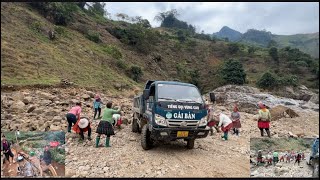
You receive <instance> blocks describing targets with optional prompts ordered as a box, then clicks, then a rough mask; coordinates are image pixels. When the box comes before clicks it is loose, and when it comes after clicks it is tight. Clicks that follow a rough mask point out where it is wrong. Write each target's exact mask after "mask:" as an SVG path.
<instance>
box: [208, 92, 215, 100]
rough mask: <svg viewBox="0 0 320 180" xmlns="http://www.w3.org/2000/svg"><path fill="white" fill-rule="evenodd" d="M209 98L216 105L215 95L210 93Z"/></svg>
mask: <svg viewBox="0 0 320 180" xmlns="http://www.w3.org/2000/svg"><path fill="white" fill-rule="evenodd" d="M209 96H210V101H211V102H212V103H214V102H215V101H216V96H215V95H214V93H213V92H211V93H209Z"/></svg>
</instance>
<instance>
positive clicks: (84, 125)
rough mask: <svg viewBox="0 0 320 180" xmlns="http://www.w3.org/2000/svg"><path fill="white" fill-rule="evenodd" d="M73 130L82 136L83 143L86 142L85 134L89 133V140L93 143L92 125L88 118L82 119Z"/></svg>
mask: <svg viewBox="0 0 320 180" xmlns="http://www.w3.org/2000/svg"><path fill="white" fill-rule="evenodd" d="M72 130H74V131H75V132H76V133H77V134H80V136H81V141H83V140H84V132H87V131H88V140H89V141H91V123H90V122H89V120H88V118H85V117H82V118H80V119H79V120H78V121H77V122H76V124H75V125H74V126H73V127H72Z"/></svg>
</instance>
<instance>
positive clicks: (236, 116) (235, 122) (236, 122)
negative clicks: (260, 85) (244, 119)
mask: <svg viewBox="0 0 320 180" xmlns="http://www.w3.org/2000/svg"><path fill="white" fill-rule="evenodd" d="M238 111H239V110H238V106H237V104H235V105H234V108H233V112H232V113H231V119H232V126H233V134H236V135H237V136H239V129H240V128H241V123H240V113H239V112H238Z"/></svg>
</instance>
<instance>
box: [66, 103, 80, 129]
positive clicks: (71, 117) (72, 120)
mask: <svg viewBox="0 0 320 180" xmlns="http://www.w3.org/2000/svg"><path fill="white" fill-rule="evenodd" d="M80 113H81V102H77V103H76V106H74V107H72V108H71V109H70V111H69V112H68V113H67V115H66V117H67V121H68V132H71V127H72V125H73V124H76V122H77V120H78V119H80Z"/></svg>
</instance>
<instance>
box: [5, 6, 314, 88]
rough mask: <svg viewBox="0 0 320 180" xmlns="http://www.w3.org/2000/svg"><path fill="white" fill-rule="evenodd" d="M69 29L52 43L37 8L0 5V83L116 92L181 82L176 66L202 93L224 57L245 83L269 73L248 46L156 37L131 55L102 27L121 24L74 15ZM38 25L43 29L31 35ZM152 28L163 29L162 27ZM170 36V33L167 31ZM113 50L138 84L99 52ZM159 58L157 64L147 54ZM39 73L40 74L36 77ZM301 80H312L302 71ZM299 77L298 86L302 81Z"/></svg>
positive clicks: (262, 54)
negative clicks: (192, 74)
mask: <svg viewBox="0 0 320 180" xmlns="http://www.w3.org/2000/svg"><path fill="white" fill-rule="evenodd" d="M75 19H76V21H75V22H73V23H72V25H70V26H68V27H59V29H60V31H62V33H60V34H58V35H57V36H58V38H57V40H54V41H51V40H49V39H48V36H47V33H45V32H44V31H46V30H49V29H54V28H55V26H54V25H53V24H52V23H50V22H49V21H48V20H46V19H45V18H43V17H42V16H41V15H40V14H39V13H38V12H37V11H36V10H34V9H32V8H31V7H29V6H28V5H26V4H21V3H1V45H2V49H1V80H2V84H55V83H57V82H59V81H60V79H61V78H69V79H70V80H71V81H73V82H76V83H77V84H79V85H80V86H84V87H101V88H104V89H108V90H109V91H111V92H116V91H115V89H114V85H115V84H123V85H126V86H129V87H130V88H132V87H142V86H143V83H144V82H145V81H146V80H148V79H157V80H172V79H177V78H178V79H181V78H182V79H183V75H178V74H177V69H176V66H177V65H178V64H179V65H180V66H181V67H182V69H184V70H187V71H192V70H195V69H198V70H200V85H201V86H202V87H203V88H204V91H208V90H212V89H214V88H216V87H218V86H219V85H220V84H219V81H218V79H219V78H217V75H216V74H217V71H216V70H217V67H218V66H219V65H220V64H221V63H222V62H223V60H225V59H227V58H237V59H240V61H241V62H242V63H243V65H244V68H245V70H246V73H247V79H248V80H249V84H250V85H254V84H255V82H256V80H257V79H258V78H259V77H260V76H261V75H262V73H263V72H264V71H265V70H267V69H271V70H272V69H274V68H275V66H274V65H272V64H273V63H270V61H271V58H270V57H269V56H268V51H267V50H266V49H258V50H257V51H256V52H255V53H254V55H250V56H249V55H248V53H247V48H248V47H247V46H245V45H243V46H242V47H241V50H240V51H239V52H238V53H237V54H235V55H230V54H229V53H228V44H227V43H226V42H223V41H217V42H216V43H213V42H209V41H204V40H199V39H192V40H193V41H194V42H196V43H195V44H188V43H179V42H178V40H177V39H175V38H165V37H164V36H162V37H161V42H160V43H159V44H158V45H156V46H155V49H156V50H155V51H154V52H152V53H150V54H149V55H145V54H141V53H138V52H136V51H134V50H133V49H132V48H131V47H129V46H127V45H124V44H122V43H121V42H120V41H119V40H118V39H116V38H115V37H113V36H112V35H111V34H110V33H109V32H108V31H106V28H107V27H109V26H114V25H117V24H120V22H115V21H109V20H104V19H101V18H94V17H89V16H88V15H86V14H85V13H83V12H82V13H81V12H80V13H79V14H78V15H77V17H76V18H75ZM35 24H40V27H41V28H42V29H44V30H43V31H40V32H38V31H36V30H35V29H34V27H35ZM83 25H86V26H88V27H90V28H91V29H93V30H95V31H98V32H99V33H100V34H101V40H102V43H100V44H97V43H94V42H92V41H90V40H88V39H87V38H86V37H85V36H84V35H83V34H82V33H80V32H79V31H78V30H77V29H79V27H81V26H83ZM155 30H160V31H168V30H166V29H163V28H157V29H155ZM169 34H173V33H172V30H170V32H169ZM106 45H112V46H115V47H117V49H119V51H120V52H121V54H122V60H123V61H124V62H125V63H126V64H127V65H128V66H131V65H138V66H140V67H142V69H143V72H144V76H143V77H142V79H141V81H140V82H139V83H136V82H134V81H133V80H131V79H130V78H129V77H128V76H127V75H126V74H125V72H124V70H122V69H119V68H117V67H116V59H114V58H113V57H112V56H111V55H110V54H108V53H106V52H105V51H104V46H106ZM153 53H157V54H160V55H161V57H162V60H161V61H160V62H156V61H154V60H153V58H152V54H153ZM38 72H39V75H38ZM305 75H306V77H312V76H313V75H311V74H310V72H305ZM305 81H306V80H305V79H304V80H303V81H302V82H303V83H304V82H305Z"/></svg>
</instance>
